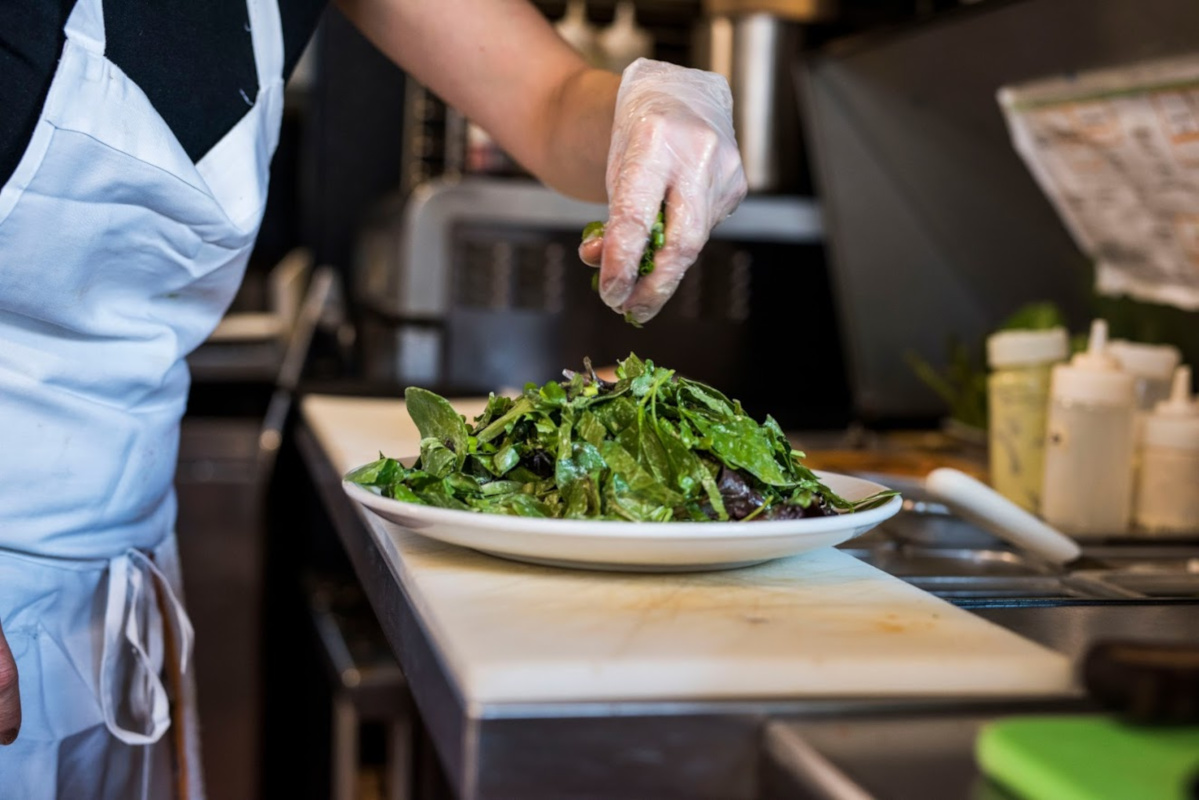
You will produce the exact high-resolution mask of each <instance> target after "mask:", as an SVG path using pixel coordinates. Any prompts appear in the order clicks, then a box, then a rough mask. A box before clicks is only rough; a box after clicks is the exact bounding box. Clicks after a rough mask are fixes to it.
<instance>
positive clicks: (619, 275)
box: [579, 59, 746, 323]
mask: <svg viewBox="0 0 1199 800" xmlns="http://www.w3.org/2000/svg"><path fill="white" fill-rule="evenodd" d="M732 110H733V98H732V95H731V93H730V92H729V87H728V83H727V82H726V81H725V79H724V78H722V77H721V76H719V75H716V74H715V73H711V72H703V71H701V70H695V69H685V68H683V67H678V66H675V65H673V64H667V63H664V62H661V61H650V60H647V59H640V60H638V61H635V62H634V63H633V64H632V65H630V66H629V68H628V69H626V70H625V71H624V75H623V76H622V78H621V82H620V91H619V93H618V94H617V96H616V116H615V120H614V122H613V126H612V143H611V147H610V149H609V151H608V169H607V175H606V182H607V188H608V206H609V209H608V213H609V216H608V222H607V225H606V226H605V230H604V233H603V236H602V237H593V238H592V239H589V240H587V241H585V242H583V243H582V244H581V245H580V246H579V257H580V258H581V259H582V260H583V261H584V262H585V263H587V264H589V265H591V266H599V267H600V280H599V291H600V297H602V298H603V301H604V302H605V303H607V304H608V305H609V306H611V307H612V308H613V309H615V310H616V311H619V312H623V313H627V314H629V315H631V317H632V318H633V319H634V320H636V321H637V322H638V323H642V322H645V321H647V320H649V319H650V318H652V317H653V316H654V315H655V314H657V313H658V311H659V310H660V309H661V308H662V305H663V304H664V303H665V302H666V301H667V300H668V299H670V296H671V295H672V294H674V291H675V289H676V288H678V285H679V281H681V280H682V279H683V275H684V273H685V272H686V271H687V268H688V267H690V266H691V264H692V263H693V262H694V261H695V259H696V257H697V256H698V255H699V251H700V250H701V249H702V248H703V246H704V244H705V243H706V242H707V241H708V233H709V231H711V230H712V228H714V227H715V226H716V225H717V224H718V223H719V222H721V221H722V220H723V219H724V218H725V217H727V216H728V215H729V214H731V213H732V212H733V210H734V209H736V208H737V205H738V204H739V203H740V202H741V200H742V199H743V198H744V197H745V192H746V183H745V173H744V171H743V170H742V168H741V155H740V153H739V151H738V150H737V140H736V137H735V136H734V134H733V119H732ZM663 201H665V204H666V240H665V244H664V245H663V247H662V249H661V250H659V251H658V253H657V255H656V257H655V267H654V270H653V272H651V273H650V274H648V275H645V276H642V277H641V278H640V279H638V275H637V267H638V263H639V262H640V260H641V254H642V252H643V251H644V250H645V243H646V237H647V236H648V234H649V230H650V227H651V226H652V225H653V223H654V220H655V218H656V217H657V214H658V211H659V210H660V209H661V207H662V203H663Z"/></svg>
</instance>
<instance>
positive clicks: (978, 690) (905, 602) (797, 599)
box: [303, 396, 1073, 704]
mask: <svg viewBox="0 0 1199 800" xmlns="http://www.w3.org/2000/svg"><path fill="white" fill-rule="evenodd" d="M484 402H485V401H482V400H470V401H463V402H462V403H458V404H456V405H458V406H459V408H460V410H461V411H462V412H463V413H464V414H466V415H467V416H468V418H470V417H473V416H474V415H475V414H478V413H479V412H480V410H481V409H482V407H483V404H484ZM303 413H304V417H305V419H306V420H307V422H308V424H309V426H310V427H311V429H312V430H313V432H314V433H315V434H316V436H317V439H318V441H319V442H320V444H321V445H322V446H323V448H324V449H325V451H326V453H327V454H328V456H329V458H330V461H331V462H332V463H333V465H334V467H335V468H337V469H338V470H339V471H341V472H343V473H344V472H346V471H348V470H349V469H350V468H351V467H354V466H358V465H359V464H362V463H365V462H367V461H370V460H373V459H374V458H376V457H377V454H378V453H379V451H383V453H384V454H386V455H390V456H396V457H402V456H407V455H413V454H415V453H416V452H417V450H418V449H419V448H418V444H419V441H420V436H419V434H418V433H417V431H416V428H415V426H414V425H413V424H412V422H411V420H410V419H409V418H408V415H407V413H406V412H405V411H404V407H403V403H402V401H398V400H377V399H356V398H335V397H320V396H313V397H308V398H306V399H305V400H304V403H303ZM360 513H361V514H362V517H363V519H364V520H365V521H366V523H367V525H368V529H369V530H370V531H371V533H372V535H373V536H374V537H375V539H376V542H377V544H378V545H379V547H380V549H381V551H382V552H383V554H384V557H385V558H386V559H388V560H389V561H390V563H391V565H392V569H393V571H394V572H395V574H396V575H397V576H398V578H399V580H400V581H401V582H402V583H403V585H404V589H405V590H406V592H407V594H408V596H409V597H410V598H411V599H412V602H413V604H414V606H415V607H416V610H417V613H418V615H419V616H420V618H421V622H422V623H423V624H424V626H425V628H426V630H427V631H428V632H429V634H430V635H431V637H432V639H433V641H434V643H435V645H436V647H437V648H438V650H439V652H440V655H441V657H442V658H443V659H444V661H445V663H446V664H447V666H448V667H449V669H450V672H451V673H452V675H453V678H454V680H455V682H456V683H457V686H458V688H459V690H460V691H461V692H462V694H463V696H464V698H465V699H466V700H467V702H468V703H471V704H490V703H510V702H540V701H621V700H715V699H761V698H810V697H832V696H837V697H897V696H907V697H911V696H928V697H937V696H940V697H945V696H974V697H982V696H991V697H994V696H1046V695H1061V694H1068V693H1072V692H1073V689H1072V685H1071V672H1070V665H1069V662H1068V661H1067V659H1066V658H1065V657H1063V656H1062V655H1060V654H1058V653H1055V652H1053V651H1050V650H1047V649H1046V648H1044V647H1041V646H1040V645H1037V644H1035V643H1033V642H1030V641H1028V640H1026V639H1023V638H1021V637H1019V636H1017V635H1016V634H1014V633H1011V632H1010V631H1007V630H1005V629H1003V628H1000V627H999V626H997V625H994V624H992V623H990V622H987V621H985V620H982V619H980V618H978V617H975V616H974V615H972V614H971V613H969V612H968V611H964V610H962V609H959V608H956V607H954V606H952V605H950V604H949V603H947V602H945V601H943V600H940V599H938V598H936V597H933V596H932V595H930V594H928V593H926V592H924V591H921V590H919V589H916V588H914V587H912V586H910V585H908V584H906V583H904V582H903V581H901V580H899V579H898V578H895V577H893V576H891V575H888V574H886V573H884V572H881V571H879V570H877V569H875V568H873V567H870V566H868V565H866V564H864V563H862V562H860V561H858V560H857V559H856V558H854V557H853V556H850V555H847V554H846V553H843V552H841V551H839V550H834V549H828V550H823V551H816V552H812V553H808V554H805V555H801V556H795V557H792V558H788V559H782V560H779V561H775V562H771V563H768V564H763V565H760V566H757V567H750V568H746V569H741V570H733V571H725V572H707V573H694V574H683V575H678V574H674V575H637V574H619V573H604V572H583V571H576V570H567V569H555V568H552V567H538V566H532V565H526V564H519V563H515V562H509V561H504V560H501V559H498V558H494V557H491V556H486V555H483V554H480V553H476V552H473V551H470V550H465V549H462V548H458V547H455V546H453V545H448V544H442V543H440V542H436V541H433V540H429V539H425V538H423V537H421V536H419V535H417V534H415V533H412V532H411V531H407V530H404V529H402V528H399V527H397V526H394V525H392V524H390V523H387V522H383V521H382V520H380V519H378V518H377V517H375V516H374V515H373V514H371V513H369V512H367V511H365V510H362V509H360Z"/></svg>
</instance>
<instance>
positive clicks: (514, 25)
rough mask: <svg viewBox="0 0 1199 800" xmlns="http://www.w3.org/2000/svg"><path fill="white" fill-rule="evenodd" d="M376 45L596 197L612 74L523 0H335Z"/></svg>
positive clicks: (524, 156) (512, 144) (524, 154)
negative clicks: (589, 63) (589, 60)
mask: <svg viewBox="0 0 1199 800" xmlns="http://www.w3.org/2000/svg"><path fill="white" fill-rule="evenodd" d="M338 7H339V8H340V9H341V10H342V11H343V12H344V13H345V14H346V16H348V17H349V18H350V20H351V21H353V22H354V24H355V25H356V26H357V27H358V28H359V29H360V30H361V31H362V32H363V33H364V34H365V35H366V36H367V38H369V39H370V40H371V41H372V42H373V43H374V44H375V46H376V47H378V48H379V49H380V50H381V51H382V52H383V53H384V54H385V55H387V56H388V57H389V58H391V59H392V60H393V61H394V62H395V63H396V64H398V65H399V66H400V67H402V68H403V69H404V70H406V71H407V72H409V73H410V74H411V75H412V76H413V77H415V78H416V79H417V80H419V81H420V82H421V83H423V84H424V85H426V86H428V87H429V88H430V89H432V90H433V91H434V92H435V93H437V94H438V95H439V96H440V97H441V98H442V99H443V100H445V101H446V102H447V103H449V104H450V105H452V106H453V107H455V108H457V109H458V110H459V111H461V112H462V113H463V114H465V115H466V116H467V117H469V118H470V119H471V120H473V121H475V122H477V123H478V124H479V125H480V126H482V127H483V128H484V129H485V130H486V131H487V132H488V133H490V134H491V135H492V136H493V137H494V138H495V140H496V141H497V142H498V143H499V145H500V147H502V148H503V149H504V150H505V151H507V152H508V153H509V154H510V155H511V156H512V157H513V158H515V159H516V160H517V161H519V162H520V163H521V164H522V165H524V167H525V168H526V169H528V170H529V171H530V172H532V173H533V174H534V175H536V176H537V177H538V178H540V179H541V180H542V181H544V182H546V183H547V184H549V185H550V186H553V187H554V188H556V189H558V190H560V191H562V192H565V193H566V194H570V195H573V196H575V197H579V198H581V199H585V200H594V201H600V202H602V201H604V200H605V199H606V194H605V191H604V169H605V164H606V162H607V157H608V144H609V140H610V137H611V130H612V112H613V109H614V107H615V102H616V89H617V86H618V85H619V83H620V78H619V76H616V75H613V74H611V73H607V72H601V71H599V70H592V69H588V68H587V65H586V63H585V62H584V61H583V58H582V57H581V56H580V55H579V54H578V53H576V52H575V51H574V50H573V49H572V48H571V47H570V46H569V45H568V44H566V42H564V41H563V40H562V39H561V37H559V36H558V34H557V33H556V32H555V31H554V29H553V27H552V26H551V25H550V24H549V22H548V21H546V19H545V17H544V16H543V15H542V14H541V12H540V11H538V10H537V9H536V8H534V7H533V6H532V5H530V4H529V3H527V2H524V0H338Z"/></svg>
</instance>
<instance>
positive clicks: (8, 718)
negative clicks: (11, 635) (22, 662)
mask: <svg viewBox="0 0 1199 800" xmlns="http://www.w3.org/2000/svg"><path fill="white" fill-rule="evenodd" d="M20 729H21V695H20V694H18V693H17V664H16V662H15V661H14V660H13V657H12V651H11V650H9V649H8V642H7V641H5V639H4V631H3V630H0V745H3V744H12V743H13V740H15V739H16V738H17V731H19V730H20Z"/></svg>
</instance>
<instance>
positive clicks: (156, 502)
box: [0, 0, 283, 800]
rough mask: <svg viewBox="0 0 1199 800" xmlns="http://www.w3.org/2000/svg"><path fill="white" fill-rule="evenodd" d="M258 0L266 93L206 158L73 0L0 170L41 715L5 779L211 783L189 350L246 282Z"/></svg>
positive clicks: (262, 184)
mask: <svg viewBox="0 0 1199 800" xmlns="http://www.w3.org/2000/svg"><path fill="white" fill-rule="evenodd" d="M247 3H248V7H249V18H250V26H251V31H252V39H253V43H254V57H255V64H256V67H257V73H258V83H259V91H258V96H257V99H256V100H255V102H254V105H253V107H252V108H250V109H249V110H248V112H247V114H246V116H245V117H244V118H242V120H241V121H240V122H238V124H237V125H236V126H235V127H234V128H233V130H231V131H230V132H229V133H228V134H227V135H226V136H225V137H224V138H223V139H222V140H221V141H220V142H218V143H217V144H216V145H215V146H214V147H213V148H212V150H210V151H209V152H208V154H207V155H205V156H204V158H203V159H202V160H201V161H200V162H199V163H198V164H193V163H192V161H191V159H190V158H189V157H188V155H187V154H186V153H185V152H184V150H183V148H182V146H181V145H180V144H179V142H178V141H177V140H176V138H175V136H174V134H173V133H172V132H171V130H170V128H169V127H168V126H167V124H166V123H165V122H164V121H163V120H162V118H161V117H160V116H159V115H158V113H157V112H156V111H155V110H154V108H153V106H152V105H151V104H150V101H149V100H148V99H147V98H146V96H145V95H144V94H143V93H142V91H141V90H140V89H139V88H138V87H137V85H136V84H134V83H133V82H132V81H131V80H130V79H129V78H128V77H127V76H126V75H125V74H124V73H123V72H122V71H121V70H120V68H119V67H117V66H116V65H114V64H113V63H112V62H110V61H108V60H107V59H106V58H105V57H104V47H105V35H104V14H103V9H102V6H101V0H78V2H77V5H76V7H75V9H74V11H73V12H72V13H71V16H70V18H69V20H68V22H67V25H66V44H65V46H64V48H63V52H62V58H61V60H60V61H59V64H58V67H57V70H56V72H55V75H54V79H53V83H52V84H51V86H50V90H49V94H48V95H47V97H46V102H45V106H44V108H43V110H42V114H41V117H40V118H39V120H38V122H37V126H36V128H35V130H34V133H33V136H32V138H31V140H30V143H29V146H28V148H27V149H26V151H25V153H24V156H23V157H22V159H21V161H20V163H19V164H18V166H17V169H16V171H15V172H14V173H13V175H12V177H11V178H10V180H9V181H8V183H7V184H6V185H5V186H3V188H0V625H2V626H3V629H4V633H5V635H6V636H7V638H8V642H9V645H10V646H11V648H12V650H13V653H14V655H15V656H16V660H17V668H18V672H19V675H20V690H21V702H22V710H23V716H24V721H23V725H22V728H21V733H20V736H19V737H18V739H17V741H16V743H15V744H13V745H11V746H9V747H0V800H9V798H14V800H15V799H19V800H42V798H72V799H74V798H121V800H124V799H125V798H161V797H167V796H170V794H171V793H172V791H173V790H174V789H175V788H176V787H178V788H180V789H182V790H183V791H187V793H188V794H189V797H190V798H191V800H197V799H198V798H200V797H202V786H201V781H200V764H199V759H198V743H197V741H196V726H195V719H194V713H193V711H192V710H191V709H192V706H191V703H190V683H189V681H186V680H184V681H183V682H182V688H181V689H176V690H175V691H172V689H171V686H172V685H173V684H172V681H171V680H169V679H168V678H169V675H167V673H174V674H175V676H176V677H178V672H179V671H180V670H182V671H183V672H184V674H185V675H186V670H187V665H188V661H189V658H190V644H191V627H190V624H189V623H188V621H187V616H186V614H185V613H184V611H183V607H182V605H180V602H179V590H180V581H179V571H178V564H177V562H176V556H175V542H174V534H173V526H174V517H175V497H174V491H173V488H172V486H173V480H174V470H175V461H176V454H177V450H178V432H179V419H180V417H181V416H182V414H183V410H184V405H185V403H186V398H187V390H188V373H187V367H186V364H185V362H184V361H183V358H184V356H185V355H186V354H187V353H188V352H190V351H191V350H192V349H193V348H195V347H196V346H197V345H199V344H200V343H201V342H202V341H203V340H204V339H205V338H206V337H207V336H208V334H209V333H210V332H211V331H212V329H213V328H214V327H215V325H216V324H217V322H218V320H219V318H220V316H221V315H222V314H223V313H224V311H225V309H226V308H227V307H228V304H229V303H230V301H231V300H232V298H233V295H234V293H235V292H236V289H237V286H238V284H239V282H240V281H241V278H242V274H243V271H244V269H245V265H246V261H247V259H248V258H249V253H250V250H251V248H252V246H253V243H254V238H255V236H256V234H257V232H258V226H259V224H260V222H261V219H262V212H263V209H264V207H265V202H266V192H267V178H268V170H269V166H270V159H271V156H272V154H273V153H274V149H275V145H276V143H277V141H278V133H279V124H280V119H281V113H282V106H283V79H282V70H283V40H282V29H281V26H280V21H279V10H278V7H277V5H276V4H275V0H247ZM249 94H250V92H249V90H247V91H246V96H248V95H249ZM247 102H248V101H247ZM178 684H179V682H178V681H176V682H175V685H176V686H178ZM168 700H173V701H177V710H178V709H179V708H182V709H183V711H184V713H182V714H176V716H177V718H180V719H183V720H185V724H184V725H183V726H182V730H180V729H179V728H178V727H177V728H176V729H175V730H172V731H171V732H170V733H168V729H170V728H171V717H172V714H171V708H170V707H169V703H168ZM176 739H177V740H178V741H176V744H181V745H183V748H182V749H183V750H184V751H186V752H188V753H189V754H190V757H189V758H183V759H179V758H176V757H175V754H174V753H173V751H172V747H171V744H172V741H173V740H176ZM175 763H182V764H183V765H184V767H185V771H184V774H182V775H179V774H173V772H174V770H173V767H172V764H175Z"/></svg>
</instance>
